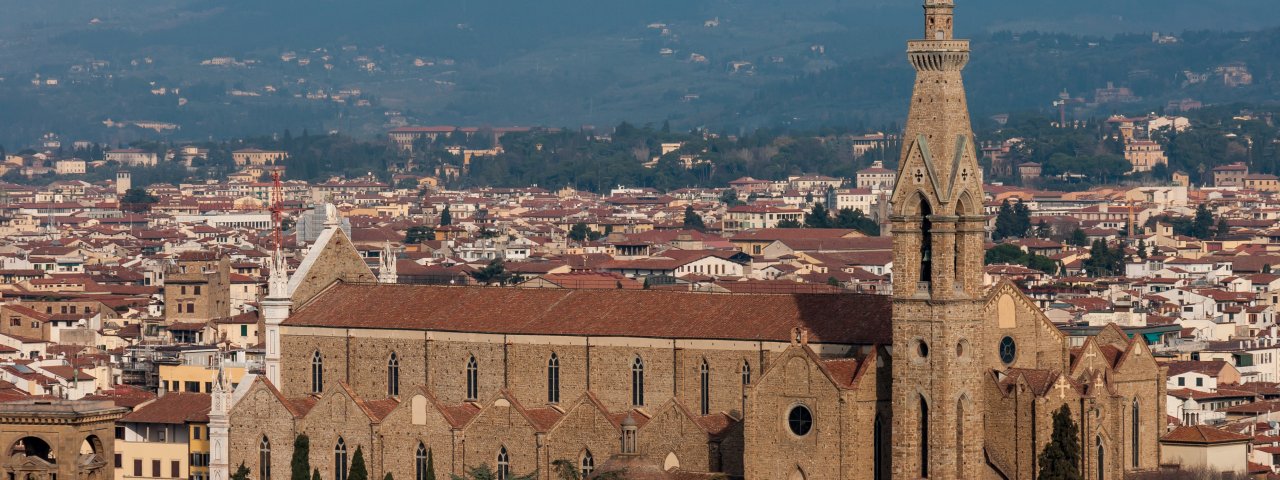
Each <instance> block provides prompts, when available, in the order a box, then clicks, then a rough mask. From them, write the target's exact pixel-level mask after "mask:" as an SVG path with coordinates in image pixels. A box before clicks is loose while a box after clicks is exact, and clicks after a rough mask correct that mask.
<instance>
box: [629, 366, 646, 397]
mask: <svg viewBox="0 0 1280 480" xmlns="http://www.w3.org/2000/svg"><path fill="white" fill-rule="evenodd" d="M631 404H632V405H636V406H643V405H644V360H641V359H640V357H639V356H637V357H636V358H635V360H634V361H632V362H631Z"/></svg>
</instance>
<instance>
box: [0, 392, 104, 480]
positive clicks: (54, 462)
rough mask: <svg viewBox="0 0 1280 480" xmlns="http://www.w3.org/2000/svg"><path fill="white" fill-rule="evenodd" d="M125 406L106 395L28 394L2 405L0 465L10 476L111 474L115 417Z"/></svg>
mask: <svg viewBox="0 0 1280 480" xmlns="http://www.w3.org/2000/svg"><path fill="white" fill-rule="evenodd" d="M125 413H127V410H126V409H124V408H119V407H116V406H115V404H113V403H111V402H103V401H96V402H95V401H65V400H29V401H21V402H9V403H5V404H3V405H2V406H0V444H2V445H4V449H3V450H2V451H0V465H2V466H3V468H4V471H5V473H6V474H7V475H6V476H7V478H11V479H13V478H16V479H25V480H55V479H59V478H61V479H75V480H109V479H111V478H115V469H114V467H113V465H114V463H113V462H112V460H111V458H109V455H111V452H113V451H115V447H114V439H115V421H116V420H117V419H119V418H120V417H122V416H124V414H125Z"/></svg>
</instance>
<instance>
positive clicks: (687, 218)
mask: <svg viewBox="0 0 1280 480" xmlns="http://www.w3.org/2000/svg"><path fill="white" fill-rule="evenodd" d="M684 228H685V229H686V230H697V231H699V232H702V231H705V230H706V229H707V224H706V223H703V221H702V215H698V212H695V211H693V205H686V206H685V207H684Z"/></svg>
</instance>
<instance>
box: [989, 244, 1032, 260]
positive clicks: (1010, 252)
mask: <svg viewBox="0 0 1280 480" xmlns="http://www.w3.org/2000/svg"><path fill="white" fill-rule="evenodd" d="M1026 256H1027V253H1026V252H1023V251H1022V249H1021V248H1018V246H1017V245H1013V244H1009V243H1002V244H1000V245H996V246H995V247H993V248H991V249H990V250H987V253H986V255H984V257H983V263H985V264H987V265H992V264H997V263H1011V264H1022V262H1023V261H1024V260H1023V259H1024V258H1026Z"/></svg>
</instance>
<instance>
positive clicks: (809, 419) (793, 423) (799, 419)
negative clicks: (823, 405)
mask: <svg viewBox="0 0 1280 480" xmlns="http://www.w3.org/2000/svg"><path fill="white" fill-rule="evenodd" d="M787 426H788V427H790V428H791V433H794V434H795V435H796V436H797V437H803V436H805V435H808V434H809V432H810V431H811V430H813V412H810V411H809V407H806V406H804V405H796V406H794V407H791V412H789V413H787Z"/></svg>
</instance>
